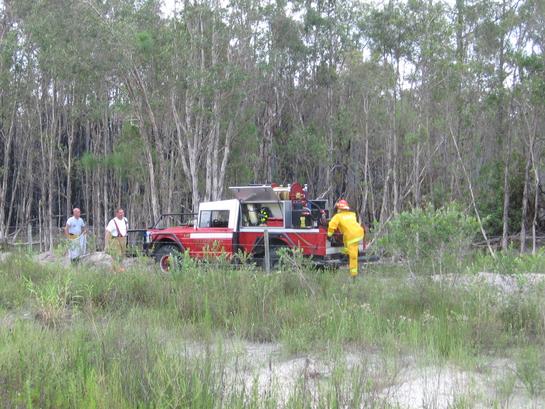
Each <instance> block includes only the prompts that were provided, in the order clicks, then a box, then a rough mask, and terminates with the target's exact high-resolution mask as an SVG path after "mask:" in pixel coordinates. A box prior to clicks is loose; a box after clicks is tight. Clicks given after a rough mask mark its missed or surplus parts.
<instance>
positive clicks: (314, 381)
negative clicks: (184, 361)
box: [175, 340, 545, 409]
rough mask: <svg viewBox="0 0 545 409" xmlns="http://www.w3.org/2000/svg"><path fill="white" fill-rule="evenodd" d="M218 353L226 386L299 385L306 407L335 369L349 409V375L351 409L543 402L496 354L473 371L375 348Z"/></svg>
mask: <svg viewBox="0 0 545 409" xmlns="http://www.w3.org/2000/svg"><path fill="white" fill-rule="evenodd" d="M178 348H180V346H179V345H178ZM180 351H181V352H180ZM175 353H177V354H180V353H181V354H187V355H189V356H195V355H197V354H199V353H204V349H203V346H202V345H201V344H195V343H193V342H188V343H186V344H184V346H183V347H182V348H181V350H180V349H177V351H176V352H175ZM222 356H223V357H225V359H226V373H227V376H226V378H227V380H226V383H227V385H229V386H232V387H239V388H240V387H244V388H245V390H246V391H251V390H257V391H258V393H259V394H260V396H263V397H266V396H275V397H276V398H277V399H279V401H280V402H284V403H285V402H286V401H287V400H288V399H289V396H290V393H293V392H294V391H299V393H300V392H301V391H303V390H304V391H306V392H307V394H308V396H310V397H311V399H312V402H311V403H312V407H318V406H319V403H320V400H321V399H323V393H322V394H321V393H320V392H323V391H325V390H326V389H327V387H326V385H327V384H328V383H329V385H331V384H335V373H336V372H337V371H339V370H340V371H341V372H343V373H345V375H346V378H345V381H346V380H347V379H348V382H345V383H344V385H345V387H344V389H343V388H340V390H337V391H336V394H337V396H340V397H341V401H343V402H344V407H346V408H354V407H355V406H354V402H353V397H354V392H355V390H356V386H357V385H356V386H355V384H352V385H351V384H350V379H351V378H352V379H353V380H354V382H356V383H360V385H361V384H362V383H363V384H364V385H361V386H362V390H361V391H359V392H357V393H358V394H359V396H360V402H361V403H360V405H359V406H356V407H361V408H369V407H373V408H400V409H417V408H418V409H419V408H425V409H447V408H457V407H463V408H466V407H471V408H482V409H485V408H512V409H523V408H524V409H527V408H535V409H537V408H544V407H545V399H544V398H543V396H541V395H539V396H532V395H531V394H530V393H529V391H528V390H527V387H526V386H525V385H524V384H523V383H522V382H521V381H520V380H518V379H517V376H516V368H515V364H514V363H513V361H511V360H509V359H503V358H502V359H500V358H487V359H486V361H485V362H483V363H482V364H480V365H479V366H478V369H477V370H467V369H464V368H459V367H456V366H453V365H452V364H449V365H444V366H440V365H430V364H425V365H423V364H422V363H419V360H418V359H417V358H416V357H414V356H398V357H395V358H392V357H383V356H381V355H380V353H378V352H377V351H364V350H360V351H358V350H352V351H344V352H342V353H341V354H340V355H338V354H335V356H332V355H329V356H328V353H327V352H322V353H320V354H314V353H310V354H305V355H297V356H291V357H290V356H286V355H285V354H284V353H283V352H282V348H281V346H280V345H279V344H271V343H269V344H255V343H248V342H244V341H239V340H230V341H226V343H225V344H223V346H222ZM254 388H255V389H254ZM322 404H323V402H322Z"/></svg>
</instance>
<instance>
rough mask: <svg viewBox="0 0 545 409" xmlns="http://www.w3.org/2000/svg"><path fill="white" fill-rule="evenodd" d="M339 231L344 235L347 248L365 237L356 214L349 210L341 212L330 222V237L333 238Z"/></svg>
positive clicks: (328, 231)
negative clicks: (336, 231)
mask: <svg viewBox="0 0 545 409" xmlns="http://www.w3.org/2000/svg"><path fill="white" fill-rule="evenodd" d="M337 229H339V230H340V231H341V233H342V234H343V241H344V245H345V246H349V245H351V244H354V243H357V242H359V241H361V240H363V238H364V237H365V231H364V229H363V227H361V225H360V224H359V223H358V220H357V219H356V213H354V212H351V211H349V210H341V211H340V212H339V213H337V214H336V215H335V216H333V218H332V219H331V220H330V221H329V225H328V226H327V235H328V237H331V236H333V233H335V230H337Z"/></svg>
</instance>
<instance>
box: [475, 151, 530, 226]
mask: <svg viewBox="0 0 545 409" xmlns="http://www.w3.org/2000/svg"><path fill="white" fill-rule="evenodd" d="M510 167H511V168H510V179H509V216H510V218H509V231H510V232H518V231H520V214H521V212H522V210H521V207H522V194H523V189H524V186H523V183H524V159H523V158H522V157H521V156H520V155H512V157H511V158H510ZM504 169H505V166H504V164H503V162H502V161H493V162H489V163H487V164H486V165H485V166H483V167H482V168H481V172H480V175H479V178H478V182H477V185H478V186H479V194H478V197H477V207H478V209H479V213H480V214H481V217H482V218H483V223H484V227H485V230H486V231H487V233H488V234H489V235H491V236H498V235H501V234H502V232H503V192H504V188H503V187H504Z"/></svg>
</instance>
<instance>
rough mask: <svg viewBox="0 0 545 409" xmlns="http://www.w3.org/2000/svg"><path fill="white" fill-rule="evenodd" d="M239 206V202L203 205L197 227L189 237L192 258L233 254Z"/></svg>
mask: <svg viewBox="0 0 545 409" xmlns="http://www.w3.org/2000/svg"><path fill="white" fill-rule="evenodd" d="M231 202H233V203H231ZM235 202H236V203H235ZM221 204H223V206H221ZM238 206H239V204H238V201H222V202H211V203H203V204H202V205H201V207H200V208H199V217H198V220H197V226H196V228H195V230H194V231H193V232H192V233H191V234H190V235H189V238H190V242H191V244H190V246H189V252H190V255H191V256H193V257H198V258H202V257H207V256H219V255H221V254H228V255H231V254H233V248H234V246H233V240H234V234H235V232H236V224H237V221H238Z"/></svg>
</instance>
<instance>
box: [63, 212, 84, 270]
mask: <svg viewBox="0 0 545 409" xmlns="http://www.w3.org/2000/svg"><path fill="white" fill-rule="evenodd" d="M64 235H65V236H66V238H67V239H68V240H69V243H70V244H69V247H68V257H69V258H70V261H71V262H72V263H76V262H77V261H78V260H79V258H80V257H81V256H83V255H84V254H85V253H86V250H87V226H86V225H85V221H84V220H83V219H82V218H81V210H80V209H79V208H77V207H75V208H74V209H73V210H72V217H70V218H68V220H67V221H66V225H65V226H64Z"/></svg>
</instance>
